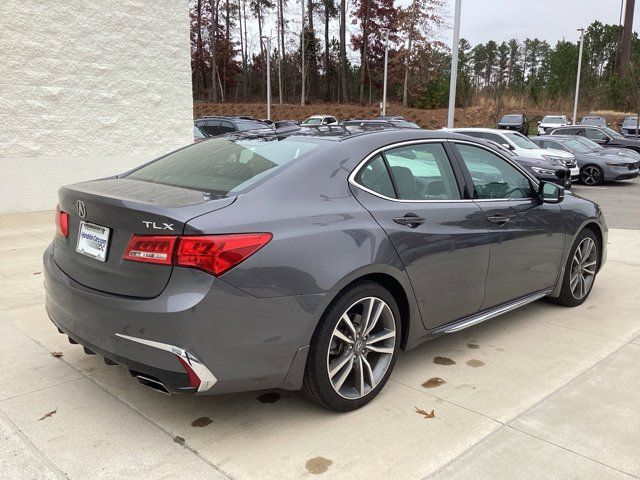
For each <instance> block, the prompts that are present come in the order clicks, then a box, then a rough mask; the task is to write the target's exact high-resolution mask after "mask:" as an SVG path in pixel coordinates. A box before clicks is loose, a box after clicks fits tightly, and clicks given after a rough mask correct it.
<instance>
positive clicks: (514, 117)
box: [500, 115, 522, 123]
mask: <svg viewBox="0 0 640 480" xmlns="http://www.w3.org/2000/svg"><path fill="white" fill-rule="evenodd" d="M521 121H522V115H505V116H504V117H502V119H501V120H500V122H504V123H515V122H521Z"/></svg>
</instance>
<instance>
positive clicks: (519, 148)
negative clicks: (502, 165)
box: [451, 128, 580, 180]
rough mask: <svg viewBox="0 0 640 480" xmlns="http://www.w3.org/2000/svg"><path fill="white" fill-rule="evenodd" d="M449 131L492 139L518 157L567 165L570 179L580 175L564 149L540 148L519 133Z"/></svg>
mask: <svg viewBox="0 0 640 480" xmlns="http://www.w3.org/2000/svg"><path fill="white" fill-rule="evenodd" d="M451 131H453V132H458V133H464V134H465V135H470V136H472V137H476V138H484V139H486V140H491V141H494V142H496V143H498V144H500V145H503V146H504V147H506V148H508V149H509V150H511V151H512V152H514V153H515V154H516V155H518V156H519V157H524V158H530V159H538V160H546V161H548V162H550V163H552V164H554V165H556V166H561V167H563V166H564V167H568V168H569V169H570V171H571V178H572V180H577V179H578V176H579V175H580V170H579V169H578V165H577V163H576V159H575V157H574V156H573V155H571V154H570V153H567V152H566V151H564V150H550V149H543V148H540V147H539V146H538V145H536V144H535V143H533V142H532V141H531V139H530V138H529V137H525V136H524V135H522V134H521V133H518V132H509V131H505V130H494V129H491V128H454V129H452V130H451Z"/></svg>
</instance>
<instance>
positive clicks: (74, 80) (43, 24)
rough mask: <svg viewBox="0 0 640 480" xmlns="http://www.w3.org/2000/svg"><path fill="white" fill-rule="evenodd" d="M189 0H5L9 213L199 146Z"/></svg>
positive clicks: (5, 197)
mask: <svg viewBox="0 0 640 480" xmlns="http://www.w3.org/2000/svg"><path fill="white" fill-rule="evenodd" d="M192 125H193V102H192V94H191V67H190V46H189V11H188V1H187V0H154V1H144V0H137V1H136V0H97V1H96V0H2V1H0V213H6V212H20V211H34V210H45V209H46V210H48V209H53V208H55V205H56V197H57V195H56V192H57V189H58V187H59V186H60V185H63V184H67V183H73V182H77V181H81V180H88V179H92V178H98V177H102V176H108V175H112V174H115V173H118V172H122V171H125V170H127V169H129V168H131V167H133V166H135V165H138V164H140V163H142V162H143V161H145V160H148V159H151V158H154V157H155V156H158V155H159V154H161V153H164V152H167V151H169V150H172V149H175V148H177V147H180V146H182V145H185V144H187V143H190V142H191V141H192V139H193V137H192Z"/></svg>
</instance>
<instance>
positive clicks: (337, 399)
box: [302, 282, 400, 411]
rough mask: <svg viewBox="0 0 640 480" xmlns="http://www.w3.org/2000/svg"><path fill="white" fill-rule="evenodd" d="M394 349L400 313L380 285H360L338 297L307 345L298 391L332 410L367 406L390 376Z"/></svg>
mask: <svg viewBox="0 0 640 480" xmlns="http://www.w3.org/2000/svg"><path fill="white" fill-rule="evenodd" d="M399 347H400V312H399V310H398V306H397V304H396V301H395V299H394V298H393V296H392V295H391V294H390V293H389V292H388V291H387V290H386V289H385V288H383V287H382V286H380V285H378V284H377V283H373V282H363V283H359V284H356V285H354V286H352V287H349V288H348V289H347V290H345V291H344V292H342V293H341V294H340V295H339V297H338V298H337V299H336V300H335V301H334V302H333V304H332V305H331V306H330V307H329V309H328V310H327V311H326V312H325V314H324V316H323V318H322V320H321V321H320V324H319V325H318V328H317V329H316V332H315V333H314V335H313V339H312V341H311V347H310V349H309V357H308V359H307V367H306V371H305V378H304V382H303V386H302V390H303V392H304V393H305V394H306V395H307V396H308V397H309V398H310V399H312V400H314V401H315V402H317V403H319V404H320V405H322V406H324V407H327V408H330V409H333V410H338V411H348V410H355V409H356V408H360V407H362V406H363V405H365V404H367V403H368V402H369V401H371V400H372V399H373V398H374V397H375V396H376V395H377V394H378V392H379V391H380V390H381V389H382V387H383V386H384V384H385V383H386V382H387V380H388V379H389V375H391V370H392V369H393V366H394V364H395V361H396V358H397V356H398V351H399Z"/></svg>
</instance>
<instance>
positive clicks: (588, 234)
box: [552, 228, 601, 307]
mask: <svg viewBox="0 0 640 480" xmlns="http://www.w3.org/2000/svg"><path fill="white" fill-rule="evenodd" d="M587 238H590V239H591V240H592V241H593V242H594V244H595V246H594V247H593V248H595V249H596V252H595V260H596V264H595V269H594V271H595V273H594V275H593V280H592V281H591V283H590V284H589V287H588V289H587V290H586V294H585V295H584V296H582V297H580V298H576V296H575V295H574V292H572V289H571V273H572V265H573V262H574V257H575V255H576V250H577V249H578V246H580V245H581V244H582V242H583V241H584V240H585V239H587ZM600 249H601V245H600V241H599V240H598V237H597V236H596V234H595V233H593V231H591V230H590V229H588V228H585V229H584V230H582V231H581V232H580V233H579V234H578V236H577V237H576V240H575V242H573V245H572V246H571V250H570V251H569V257H568V258H567V263H566V264H565V267H564V276H563V277H562V289H561V290H560V295H559V296H558V298H553V299H552V300H553V301H554V302H555V303H558V304H560V305H565V306H567V307H577V306H578V305H582V304H583V303H584V301H585V300H586V299H587V298H589V294H590V293H591V290H592V289H593V285H594V284H595V279H596V276H597V273H598V269H599V268H600V258H601V253H600V252H601V251H600Z"/></svg>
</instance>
